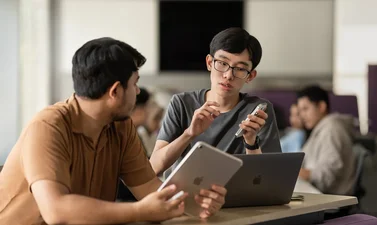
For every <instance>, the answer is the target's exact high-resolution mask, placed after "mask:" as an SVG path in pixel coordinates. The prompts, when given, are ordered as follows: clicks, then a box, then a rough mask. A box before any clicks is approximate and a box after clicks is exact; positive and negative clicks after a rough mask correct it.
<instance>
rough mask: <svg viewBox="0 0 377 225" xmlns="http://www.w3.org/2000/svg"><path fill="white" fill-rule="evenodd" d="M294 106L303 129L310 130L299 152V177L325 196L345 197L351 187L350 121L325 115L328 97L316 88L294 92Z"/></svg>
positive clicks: (342, 117)
mask: <svg viewBox="0 0 377 225" xmlns="http://www.w3.org/2000/svg"><path fill="white" fill-rule="evenodd" d="M297 105H298V109H299V113H300V117H301V118H302V121H303V124H304V126H305V128H306V129H308V130H311V133H310V136H309V138H308V140H307V141H306V142H305V144H304V146H303V148H302V151H304V152H305V154H306V155H305V158H304V162H303V166H302V169H301V171H300V175H299V176H300V178H302V179H304V180H307V181H309V182H311V183H312V184H313V185H314V186H315V187H317V188H318V189H319V190H320V191H322V192H323V193H327V194H339V195H347V194H351V193H352V192H353V190H352V187H353V185H354V184H355V171H356V168H355V166H356V165H355V163H356V160H355V156H354V154H353V151H352V145H353V124H352V118H350V117H347V116H342V115H340V114H338V113H329V108H330V104H329V97H328V94H327V92H326V91H325V90H323V89H322V88H320V87H319V86H309V87H306V88H304V89H303V90H301V91H299V92H298V93H297Z"/></svg>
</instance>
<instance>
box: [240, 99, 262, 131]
mask: <svg viewBox="0 0 377 225" xmlns="http://www.w3.org/2000/svg"><path fill="white" fill-rule="evenodd" d="M258 110H262V111H264V112H266V110H267V103H265V102H264V103H260V104H259V105H258V106H257V107H255V109H254V110H253V112H251V115H254V116H257V115H258ZM246 120H249V118H247V117H246ZM243 132H244V131H243V130H242V129H241V128H240V129H238V131H237V132H236V134H235V136H236V137H241V136H242V135H243Z"/></svg>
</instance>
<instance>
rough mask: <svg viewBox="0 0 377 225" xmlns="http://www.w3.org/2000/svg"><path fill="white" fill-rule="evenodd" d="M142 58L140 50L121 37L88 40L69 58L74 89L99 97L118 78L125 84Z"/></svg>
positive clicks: (83, 93) (79, 93)
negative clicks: (117, 38)
mask: <svg viewBox="0 0 377 225" xmlns="http://www.w3.org/2000/svg"><path fill="white" fill-rule="evenodd" d="M145 62H146V59H145V57H144V56H143V55H142V54H141V53H140V52H138V51H137V50H136V49H135V48H133V47H132V46H130V45H128V44H126V43H124V42H122V41H119V40H115V39H113V38H109V37H103V38H98V39H94V40H91V41H88V42H86V43H85V44H84V45H83V46H82V47H81V48H79V49H78V50H77V51H76V52H75V55H74V56H73V59H72V78H73V87H74V90H75V93H76V94H77V95H78V96H82V97H87V98H90V99H98V98H100V97H102V96H103V95H104V94H105V93H106V91H107V90H108V88H110V87H111V86H112V85H113V84H114V83H115V82H117V81H119V82H120V83H121V85H122V86H123V87H124V88H127V82H128V80H129V79H130V77H131V76H132V73H133V72H136V71H137V70H138V69H139V68H140V67H141V66H142V65H144V63H145Z"/></svg>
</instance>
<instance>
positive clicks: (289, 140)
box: [280, 103, 307, 152]
mask: <svg viewBox="0 0 377 225" xmlns="http://www.w3.org/2000/svg"><path fill="white" fill-rule="evenodd" d="M289 123H290V125H291V126H290V127H288V128H287V129H286V130H285V132H284V136H283V137H281V138H280V144H281V151H282V152H299V151H301V148H302V145H303V144H304V142H305V140H306V135H307V134H306V131H305V128H304V125H303V124H302V121H301V118H300V115H299V112H298V108H297V104H296V103H294V104H292V105H291V108H290V114H289Z"/></svg>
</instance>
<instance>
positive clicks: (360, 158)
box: [352, 144, 370, 198]
mask: <svg viewBox="0 0 377 225" xmlns="http://www.w3.org/2000/svg"><path fill="white" fill-rule="evenodd" d="M352 149H353V152H354V154H355V156H356V182H355V186H354V195H355V196H356V197H358V198H362V197H363V196H364V195H365V189H364V188H363V187H362V184H361V181H362V180H361V178H362V174H363V168H364V162H365V158H366V157H368V156H370V153H369V151H368V150H367V149H366V148H364V146H362V145H360V144H355V145H354V146H353V148H352Z"/></svg>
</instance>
